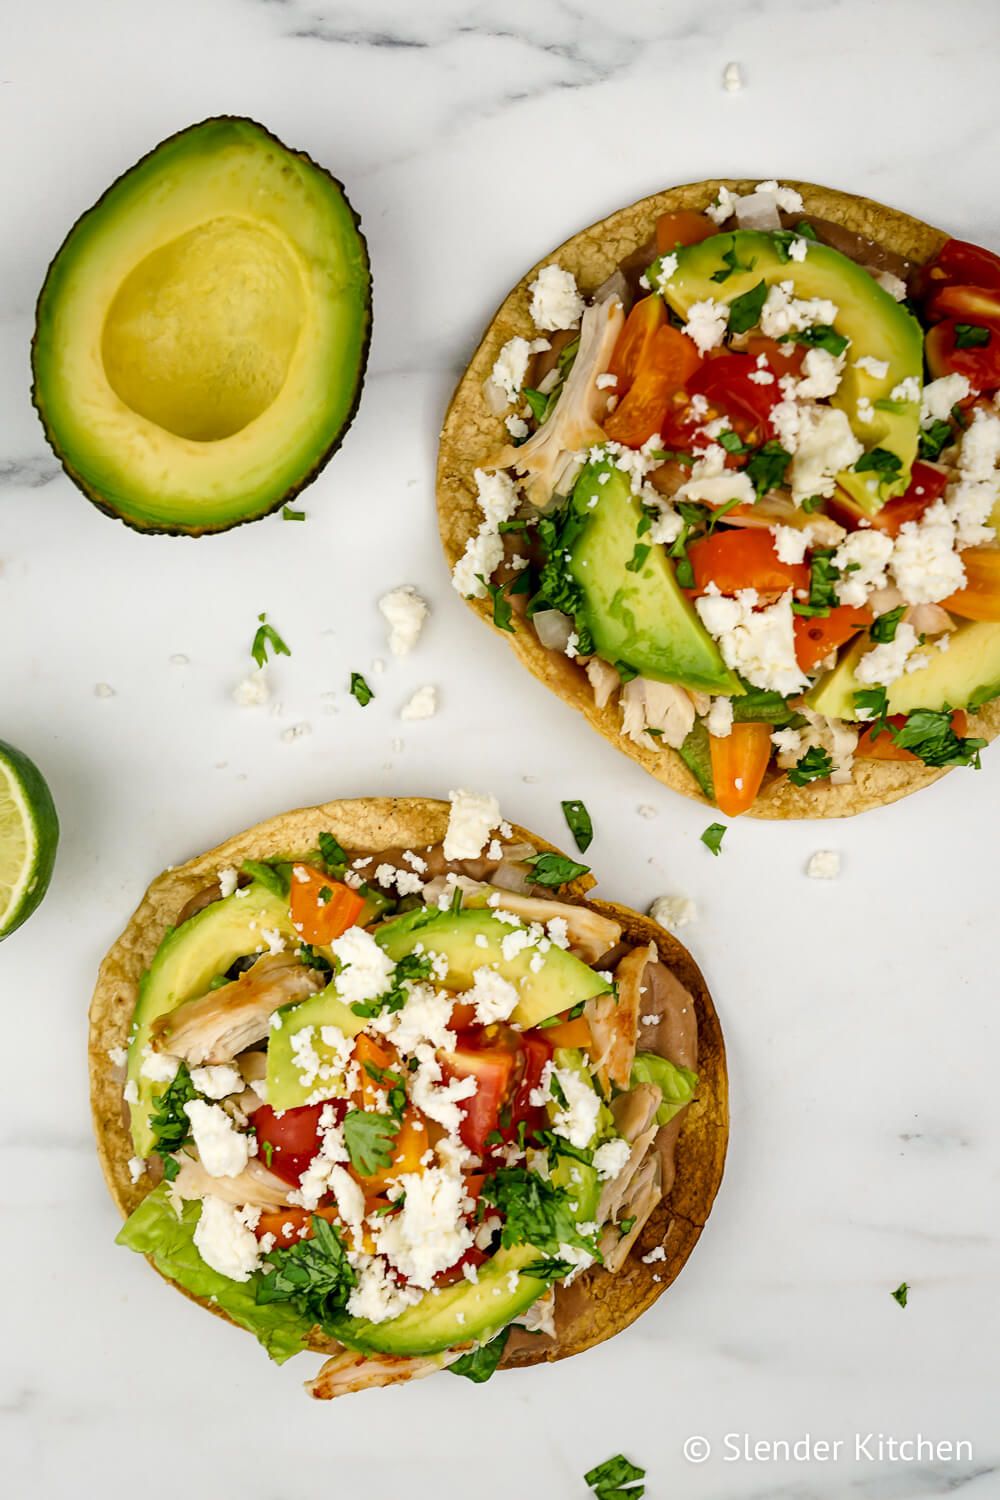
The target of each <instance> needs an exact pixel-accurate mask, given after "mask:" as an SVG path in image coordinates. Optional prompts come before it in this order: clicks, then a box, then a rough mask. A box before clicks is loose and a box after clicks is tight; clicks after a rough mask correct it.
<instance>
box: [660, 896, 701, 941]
mask: <svg viewBox="0 0 1000 1500" xmlns="http://www.w3.org/2000/svg"><path fill="white" fill-rule="evenodd" d="M649 915H650V916H651V917H652V919H653V921H654V922H658V923H659V924H660V926H661V927H665V928H666V929H667V931H668V932H674V931H676V929H677V928H678V927H688V926H689V925H690V924H691V923H692V922H694V921H696V920H697V917H698V908H697V906H696V905H695V903H694V902H693V901H692V900H691V898H690V896H657V898H656V900H655V901H654V902H653V904H652V906H651V907H650V908H649Z"/></svg>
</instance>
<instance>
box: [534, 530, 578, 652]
mask: <svg viewBox="0 0 1000 1500" xmlns="http://www.w3.org/2000/svg"><path fill="white" fill-rule="evenodd" d="M589 516H590V513H589V511H588V512H587V514H586V515H581V514H580V513H579V512H578V511H577V510H576V509H575V508H574V507H573V506H572V505H569V506H566V507H565V508H564V509H563V510H562V512H560V513H557V514H556V515H554V516H542V517H540V519H539V522H538V526H537V528H536V530H537V535H538V540H539V542H540V544H541V547H542V550H543V551H544V553H545V561H544V563H543V564H542V567H541V570H540V572H539V575H538V589H537V591H536V593H535V594H534V595H533V597H532V599H531V602H530V603H529V605H528V616H529V618H530V617H531V616H532V615H536V614H538V612H539V611H540V610H543V609H558V610H561V612H562V613H563V614H564V615H570V616H572V618H573V620H574V621H575V623H576V633H577V636H578V637H579V641H578V645H577V649H578V650H579V652H580V654H581V655H583V656H586V655H589V653H590V651H591V650H592V646H593V643H592V641H591V638H590V632H589V631H588V630H587V628H586V626H584V625H583V624H582V623H581V621H580V619H578V618H577V617H578V615H579V614H580V610H581V608H582V606H583V591H582V589H581V588H580V585H579V584H578V583H577V582H576V580H575V579H574V578H573V577H572V576H571V575H570V573H569V572H568V571H567V568H566V554H567V553H571V552H572V550H573V547H574V545H575V543H576V541H577V540H578V538H579V536H580V534H581V532H582V531H583V529H584V528H585V526H586V525H587V522H588V520H589Z"/></svg>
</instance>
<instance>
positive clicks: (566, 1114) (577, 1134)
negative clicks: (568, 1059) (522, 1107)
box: [531, 1063, 601, 1150]
mask: <svg viewBox="0 0 1000 1500" xmlns="http://www.w3.org/2000/svg"><path fill="white" fill-rule="evenodd" d="M553 1078H554V1079H555V1080H556V1082H557V1084H558V1086H559V1088H561V1089H562V1092H563V1096H564V1097H565V1099H566V1103H565V1105H562V1104H558V1103H557V1104H556V1110H555V1114H554V1115H553V1117H552V1129H553V1130H554V1131H555V1133H556V1135H561V1136H563V1137H564V1139H565V1140H568V1141H569V1143H570V1145H571V1146H576V1147H578V1148H579V1149H580V1150H582V1149H583V1148H584V1147H585V1146H589V1144H590V1141H591V1138H592V1136H593V1134H594V1131H595V1130H596V1129H597V1118H598V1115H599V1114H600V1112H601V1101H600V1098H599V1097H598V1095H597V1093H596V1092H595V1091H594V1089H593V1088H592V1087H591V1085H590V1083H589V1081H588V1080H587V1079H586V1078H584V1077H583V1076H582V1075H581V1074H580V1073H577V1072H576V1070H575V1069H574V1068H557V1067H555V1066H554V1064H552V1063H546V1064H545V1069H544V1071H543V1073H542V1080H541V1084H540V1086H539V1088H538V1089H536V1090H535V1091H534V1092H533V1093H532V1096H531V1099H532V1103H534V1101H535V1098H536V1096H538V1095H541V1097H542V1100H543V1101H544V1102H545V1103H551V1102H552V1100H553V1098H554V1096H553V1094H552V1092H551V1082H552V1079H553Z"/></svg>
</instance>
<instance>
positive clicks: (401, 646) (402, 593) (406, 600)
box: [378, 583, 428, 656]
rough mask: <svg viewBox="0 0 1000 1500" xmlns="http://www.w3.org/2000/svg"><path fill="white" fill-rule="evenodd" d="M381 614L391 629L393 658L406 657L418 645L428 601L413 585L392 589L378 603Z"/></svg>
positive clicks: (390, 642)
mask: <svg viewBox="0 0 1000 1500" xmlns="http://www.w3.org/2000/svg"><path fill="white" fill-rule="evenodd" d="M378 607H379V613H380V614H381V615H382V618H383V619H384V620H385V622H386V624H387V625H388V627H389V650H390V651H391V652H392V654H393V656H406V654H407V653H408V652H409V651H412V650H413V648H414V646H415V645H416V644H417V640H418V638H419V636H420V632H421V630H422V629H423V628H424V621H425V620H426V619H427V613H428V611H427V601H426V599H424V598H422V597H421V595H420V594H418V593H417V590H416V589H415V588H414V587H413V584H412V583H403V584H400V586H399V588H395V589H390V591H389V593H387V594H383V595H382V597H381V599H380V600H379V601H378Z"/></svg>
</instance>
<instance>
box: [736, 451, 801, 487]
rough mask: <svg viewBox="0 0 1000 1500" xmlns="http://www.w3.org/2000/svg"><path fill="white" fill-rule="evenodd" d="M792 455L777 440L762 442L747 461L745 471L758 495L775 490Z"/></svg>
mask: <svg viewBox="0 0 1000 1500" xmlns="http://www.w3.org/2000/svg"><path fill="white" fill-rule="evenodd" d="M791 461H792V455H791V454H790V453H789V452H788V450H787V449H786V448H783V447H782V446H781V444H780V443H779V442H775V441H773V440H772V441H771V442H769V443H764V444H763V445H762V446H761V447H760V448H758V449H757V451H756V453H754V454H753V455H752V457H751V458H750V459H749V460H748V461H747V466H746V473H747V476H748V477H749V479H750V482H751V484H752V485H753V487H754V489H755V490H756V491H757V494H758V495H766V494H767V492H768V490H776V489H778V488H779V487H780V486H781V485H782V484H784V482H785V470H786V469H787V468H788V465H789V464H790V463H791Z"/></svg>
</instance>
